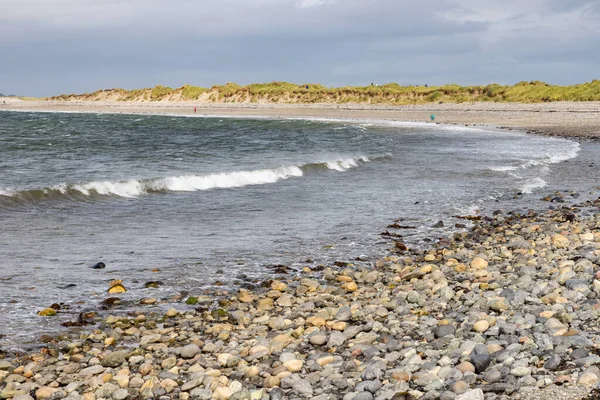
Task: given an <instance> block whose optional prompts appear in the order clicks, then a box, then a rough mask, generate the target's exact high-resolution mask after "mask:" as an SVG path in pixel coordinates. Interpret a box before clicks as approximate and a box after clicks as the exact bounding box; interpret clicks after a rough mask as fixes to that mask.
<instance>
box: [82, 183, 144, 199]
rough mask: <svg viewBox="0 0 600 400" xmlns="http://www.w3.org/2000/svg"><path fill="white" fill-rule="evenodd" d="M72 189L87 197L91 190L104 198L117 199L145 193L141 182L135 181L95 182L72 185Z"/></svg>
mask: <svg viewBox="0 0 600 400" xmlns="http://www.w3.org/2000/svg"><path fill="white" fill-rule="evenodd" d="M72 189H74V190H77V191H79V192H81V193H83V194H84V195H86V196H89V195H90V191H92V190H93V191H95V192H96V193H98V194H101V195H104V196H110V195H112V196H115V195H116V196H119V197H137V196H139V195H141V194H144V193H145V192H146V191H145V190H144V187H143V185H142V182H140V181H137V180H135V179H130V180H127V181H122V182H110V181H99V182H96V181H95V182H89V183H85V184H82V185H73V186H72Z"/></svg>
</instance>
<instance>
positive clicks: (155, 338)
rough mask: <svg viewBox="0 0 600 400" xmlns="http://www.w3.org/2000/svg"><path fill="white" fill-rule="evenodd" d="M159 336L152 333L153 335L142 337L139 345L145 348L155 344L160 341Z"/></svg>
mask: <svg viewBox="0 0 600 400" xmlns="http://www.w3.org/2000/svg"><path fill="white" fill-rule="evenodd" d="M161 337H162V336H161V335H160V334H158V333H154V334H150V335H144V336H142V339H141V340H140V345H141V346H146V345H149V344H151V343H157V342H160V339H161Z"/></svg>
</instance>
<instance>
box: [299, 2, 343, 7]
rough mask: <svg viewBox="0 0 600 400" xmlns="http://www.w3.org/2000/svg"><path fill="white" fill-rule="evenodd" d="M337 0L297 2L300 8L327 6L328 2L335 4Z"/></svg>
mask: <svg viewBox="0 0 600 400" xmlns="http://www.w3.org/2000/svg"><path fill="white" fill-rule="evenodd" d="M335 2H336V1H335V0H302V1H299V2H298V3H297V7H300V8H311V7H319V6H325V5H328V4H334V3H335Z"/></svg>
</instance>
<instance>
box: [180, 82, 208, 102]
mask: <svg viewBox="0 0 600 400" xmlns="http://www.w3.org/2000/svg"><path fill="white" fill-rule="evenodd" d="M207 91H208V89H206V88H203V87H199V86H191V85H183V86H182V87H181V97H182V98H184V99H186V100H197V99H198V98H199V97H200V95H202V94H204V93H206V92H207Z"/></svg>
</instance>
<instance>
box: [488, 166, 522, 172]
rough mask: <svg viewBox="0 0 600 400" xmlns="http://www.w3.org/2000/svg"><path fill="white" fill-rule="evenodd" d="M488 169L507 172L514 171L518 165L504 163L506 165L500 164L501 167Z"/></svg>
mask: <svg viewBox="0 0 600 400" xmlns="http://www.w3.org/2000/svg"><path fill="white" fill-rule="evenodd" d="M488 169H489V170H490V171H495V172H508V171H515V170H517V169H519V167H514V166H510V165H506V166H501V167H490V168H488Z"/></svg>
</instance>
